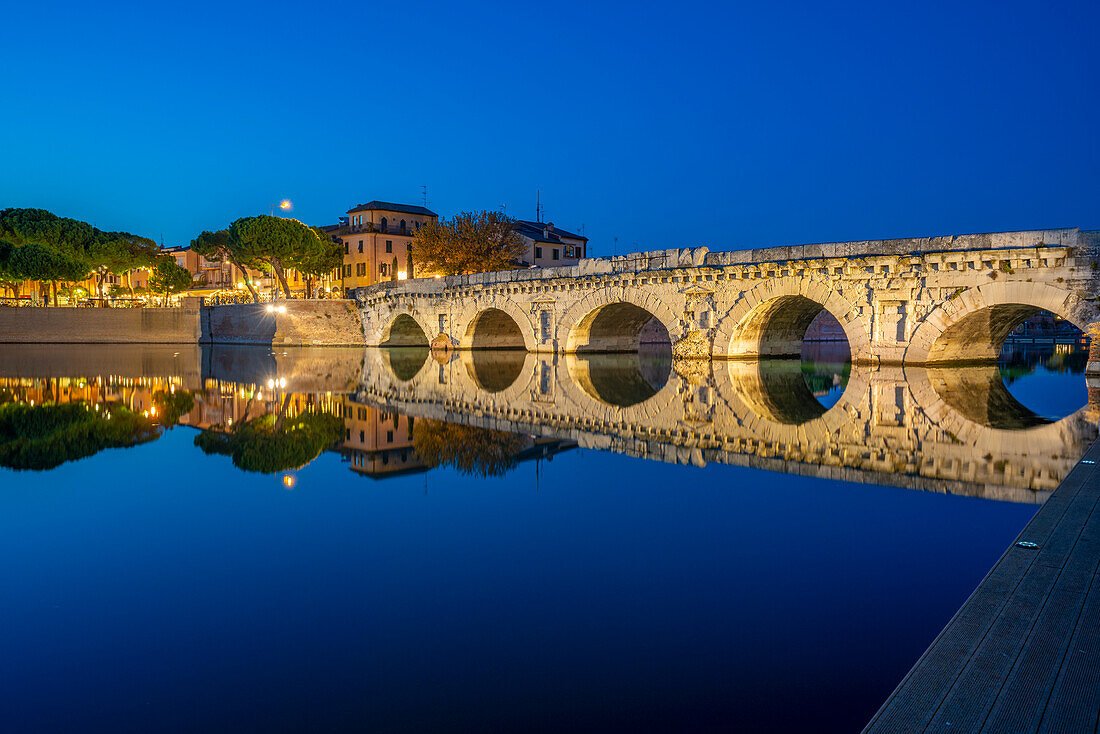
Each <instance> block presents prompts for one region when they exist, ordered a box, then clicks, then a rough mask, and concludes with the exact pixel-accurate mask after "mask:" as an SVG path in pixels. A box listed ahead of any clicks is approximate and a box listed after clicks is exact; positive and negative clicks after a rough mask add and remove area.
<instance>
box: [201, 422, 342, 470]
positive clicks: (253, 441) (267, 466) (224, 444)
mask: <svg viewBox="0 0 1100 734" xmlns="http://www.w3.org/2000/svg"><path fill="white" fill-rule="evenodd" d="M343 433H344V422H343V420H342V419H340V418H337V417H336V416H333V415H329V414H327V413H302V414H300V415H298V416H295V417H294V418H289V419H286V420H280V419H278V418H276V416H274V415H264V416H260V417H258V418H253V419H252V420H249V421H245V422H242V423H240V424H238V425H237V426H235V427H234V429H233V430H232V431H224V430H217V429H207V430H205V431H202V432H201V433H199V435H198V436H196V437H195V445H196V446H198V447H199V448H200V449H202V451H203V452H204V453H207V454H221V455H223V456H229V457H232V459H233V464H234V466H236V467H238V468H240V469H244V470H245V471H255V472H262V473H264V474H273V473H275V472H280V471H286V470H288V469H298V468H301V467H303V466H305V465H306V464H308V463H309V462H311V461H313V460H314V459H315V458H317V456H319V455H320V453H321V452H322V451H324V450H325V449H327V448H329V447H330V446H332V445H334V444H335V443H336V442H337V441H339V440H340V438H341V436H342V435H343Z"/></svg>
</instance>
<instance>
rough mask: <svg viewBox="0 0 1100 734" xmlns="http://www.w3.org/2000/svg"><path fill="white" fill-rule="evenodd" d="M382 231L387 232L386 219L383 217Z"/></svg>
mask: <svg viewBox="0 0 1100 734" xmlns="http://www.w3.org/2000/svg"><path fill="white" fill-rule="evenodd" d="M382 231H383V232H385V231H386V218H385V217H382Z"/></svg>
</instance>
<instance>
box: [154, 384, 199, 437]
mask: <svg viewBox="0 0 1100 734" xmlns="http://www.w3.org/2000/svg"><path fill="white" fill-rule="evenodd" d="M153 405H155V406H157V411H158V415H157V420H158V422H159V423H160V424H161V425H162V426H167V427H168V428H171V427H172V426H174V425H176V424H177V423H179V422H180V418H182V417H183V416H185V415H187V414H188V413H190V412H191V411H192V409H194V407H195V397H194V396H193V395H192V394H191V393H189V392H188V391H187V390H176V391H174V392H172V391H169V390H157V391H156V392H155V393H153Z"/></svg>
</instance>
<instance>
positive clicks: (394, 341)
mask: <svg viewBox="0 0 1100 734" xmlns="http://www.w3.org/2000/svg"><path fill="white" fill-rule="evenodd" d="M428 333H429V330H428V328H427V326H426V325H425V324H423V323H422V322H421V321H420V320H419V319H418V318H417V317H415V316H413V315H412V314H410V313H399V314H397V315H396V316H394V317H393V318H392V319H390V320H389V322H387V323H386V325H385V327H384V328H383V329H382V334H381V339H380V340H379V345H380V346H383V347H426V346H428Z"/></svg>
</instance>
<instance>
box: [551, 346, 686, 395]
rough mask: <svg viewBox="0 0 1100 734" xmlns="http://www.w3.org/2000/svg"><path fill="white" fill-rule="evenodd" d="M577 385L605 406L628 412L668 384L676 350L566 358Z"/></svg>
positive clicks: (649, 348) (657, 348) (664, 348)
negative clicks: (629, 408) (673, 353)
mask: <svg viewBox="0 0 1100 734" xmlns="http://www.w3.org/2000/svg"><path fill="white" fill-rule="evenodd" d="M566 364H567V365H568V369H569V374H570V376H571V377H572V378H573V381H574V382H575V383H576V384H577V385H578V386H579V387H580V388H581V389H582V390H584V392H585V393H587V394H588V395H589V396H591V397H593V398H595V399H596V400H599V401H600V402H601V403H606V404H607V405H613V406H615V407H618V408H628V407H630V406H632V405H637V404H639V403H643V402H645V401H646V400H649V399H650V398H651V397H653V396H654V395H656V394H657V393H658V392H660V391H661V389H662V388H663V387H664V386H665V385H666V384H667V383H668V379H669V376H670V374H671V373H672V349H671V347H670V346H668V345H662V344H649V345H643V346H642V347H641V348H640V349H639V350H638V351H637V352H627V353H618V354H599V353H589V354H586V353H577V354H575V355H569V356H568V357H567V358H566Z"/></svg>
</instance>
